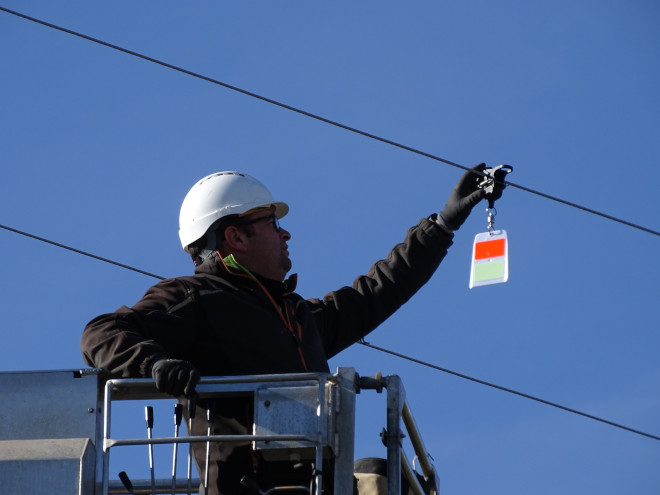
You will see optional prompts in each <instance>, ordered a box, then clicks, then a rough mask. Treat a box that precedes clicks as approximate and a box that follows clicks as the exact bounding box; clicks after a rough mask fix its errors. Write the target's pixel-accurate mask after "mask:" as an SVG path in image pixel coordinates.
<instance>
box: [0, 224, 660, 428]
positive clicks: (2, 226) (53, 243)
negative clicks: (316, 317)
mask: <svg viewBox="0 0 660 495" xmlns="http://www.w3.org/2000/svg"><path fill="white" fill-rule="evenodd" d="M0 228H2V229H5V230H8V231H11V232H14V233H16V234H20V235H23V236H26V237H29V238H31V239H36V240H38V241H41V242H45V243H47V244H51V245H53V246H57V247H60V248H62V249H67V250H69V251H73V252H74V253H76V254H81V255H84V256H89V257H90V258H94V259H96V260H99V261H103V262H105V263H110V264H112V265H115V266H118V267H120V268H124V269H126V270H131V271H134V272H137V273H141V274H143V275H147V276H149V277H152V278H155V279H158V280H165V277H161V276H160V275H155V274H153V273H149V272H146V271H144V270H140V269H138V268H134V267H132V266H129V265H125V264H123V263H118V262H116V261H113V260H110V259H107V258H103V257H101V256H97V255H95V254H92V253H88V252H85V251H82V250H80V249H76V248H73V247H70V246H67V245H65V244H61V243H59V242H55V241H51V240H49V239H45V238H43V237H39V236H36V235H33V234H29V233H27V232H23V231H21V230H18V229H14V228H12V227H8V226H6V225H2V224H0ZM359 343H360V344H362V345H364V346H366V347H370V348H372V349H375V350H377V351H380V352H384V353H387V354H391V355H392V356H396V357H399V358H402V359H406V360H408V361H411V362H413V363H417V364H419V365H422V366H426V367H428V368H432V369H435V370H437V371H442V372H443V373H449V374H451V375H454V376H457V377H459V378H463V379H465V380H469V381H472V382H475V383H479V384H481V385H486V386H487V387H491V388H494V389H496V390H501V391H503V392H508V393H510V394H514V395H517V396H519V397H523V398H525V399H530V400H533V401H536V402H540V403H541V404H546V405H548V406H552V407H556V408H558V409H562V410H564V411H566V412H569V413H573V414H577V415H579V416H583V417H585V418H588V419H592V420H594V421H599V422H601V423H605V424H607V425H610V426H614V427H616V428H620V429H622V430H625V431H628V432H630V433H635V434H637V435H642V436H645V437H647V438H651V439H653V440H660V436H656V435H652V434H650V433H645V432H643V431H640V430H637V429H634V428H630V427H628V426H624V425H622V424H619V423H615V422H613V421H609V420H607V419H603V418H599V417H598V416H594V415H592V414H587V413H584V412H581V411H578V410H576V409H572V408H570V407H566V406H562V405H560V404H557V403H555V402H550V401H548V400H545V399H540V398H538V397H535V396H533V395H529V394H525V393H523V392H518V391H516V390H513V389H511V388H507V387H502V386H500V385H495V384H493V383H490V382H487V381H484V380H479V379H478V378H473V377H470V376H468V375H464V374H462V373H458V372H456V371H451V370H449V369H447V368H442V367H440V366H437V365H434V364H430V363H427V362H425V361H421V360H419V359H416V358H413V357H410V356H406V355H405V354H400V353H398V352H394V351H390V350H388V349H385V348H383V347H378V346H375V345H373V344H370V343H369V342H366V341H365V340H364V339H362V340H360V341H359Z"/></svg>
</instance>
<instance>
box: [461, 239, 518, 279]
mask: <svg viewBox="0 0 660 495" xmlns="http://www.w3.org/2000/svg"><path fill="white" fill-rule="evenodd" d="M508 279H509V241H508V239H507V235H506V230H493V231H490V232H482V233H480V234H477V235H476V236H475V237H474V245H473V247H472V269H471V270H470V289H472V288H473V287H480V286H482V285H491V284H500V283H503V282H506V281H507V280H508Z"/></svg>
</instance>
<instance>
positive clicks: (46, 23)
mask: <svg viewBox="0 0 660 495" xmlns="http://www.w3.org/2000/svg"><path fill="white" fill-rule="evenodd" d="M0 11H4V12H6V13H9V14H12V15H15V16H18V17H22V18H24V19H26V20H29V21H32V22H35V23H38V24H42V25H44V26H47V27H50V28H53V29H56V30H59V31H62V32H65V33H68V34H72V35H74V36H77V37H80V38H83V39H86V40H88V41H92V42H94V43H98V44H101V45H103V46H106V47H108V48H112V49H114V50H118V51H121V52H124V53H127V54H129V55H133V56H135V57H138V58H141V59H144V60H147V61H149V62H153V63H156V64H158V65H161V66H164V67H167V68H169V69H173V70H176V71H178V72H182V73H184V74H187V75H190V76H193V77H196V78H199V79H202V80H205V81H208V82H211V83H213V84H217V85H219V86H222V87H225V88H227V89H230V90H232V91H237V92H239V93H242V94H244V95H247V96H250V97H252V98H256V99H259V100H262V101H265V102H267V103H271V104H273V105H276V106H279V107H282V108H284V109H287V110H291V111H293V112H296V113H299V114H301V115H304V116H307V117H310V118H313V119H316V120H319V121H321V122H324V123H327V124H330V125H333V126H336V127H339V128H342V129H344V130H347V131H350V132H353V133H356V134H359V135H362V136H365V137H368V138H371V139H374V140H377V141H380V142H383V143H386V144H389V145H392V146H395V147H398V148H401V149H404V150H407V151H410V152H412V153H416V154H418V155H422V156H425V157H427V158H431V159H433V160H436V161H440V162H443V163H446V164H448V165H451V166H454V167H457V168H460V169H463V170H469V167H466V166H464V165H460V164H457V163H454V162H451V161H449V160H446V159H444V158H440V157H438V156H435V155H432V154H430V153H426V152H424V151H421V150H418V149H415V148H412V147H410V146H406V145H403V144H400V143H397V142H395V141H391V140H389V139H385V138H382V137H379V136H376V135H374V134H370V133H368V132H365V131H361V130H359V129H356V128H353V127H350V126H347V125H344V124H341V123H339V122H336V121H333V120H330V119H327V118H325V117H321V116H319V115H316V114H313V113H310V112H307V111H304V110H301V109H298V108H296V107H293V106H290V105H287V104H284V103H281V102H278V101H276V100H272V99H270V98H266V97H264V96H261V95H258V94H256V93H252V92H250V91H247V90H244V89H241V88H238V87H236V86H232V85H230V84H227V83H224V82H221V81H218V80H216V79H212V78H210V77H207V76H204V75H201V74H198V73H195V72H192V71H189V70H187V69H183V68H181V67H177V66H175V65H172V64H168V63H166V62H163V61H160V60H157V59H154V58H152V57H148V56H146V55H142V54H140V53H137V52H134V51H132V50H128V49H126V48H122V47H120V46H117V45H113V44H111V43H107V42H105V41H101V40H98V39H96V38H93V37H91V36H87V35H84V34H81V33H78V32H75V31H72V30H69V29H66V28H63V27H60V26H57V25H55V24H51V23H48V22H45V21H42V20H39V19H36V18H34V17H30V16H27V15H25V14H21V13H19V12H15V11H13V10H10V9H7V8H5V7H2V6H0ZM506 184H507V185H509V186H512V187H515V188H518V189H521V190H523V191H526V192H529V193H532V194H536V195H538V196H541V197H544V198H546V199H549V200H552V201H556V202H559V203H563V204H565V205H567V206H571V207H573V208H577V209H581V210H583V211H586V212H588V213H592V214H594V215H598V216H601V217H603V218H606V219H609V220H612V221H615V222H619V223H622V224H624V225H627V226H629V227H633V228H636V229H639V230H642V231H645V232H648V233H651V234H655V235H657V236H660V232H657V231H654V230H651V229H648V228H646V227H643V226H640V225H637V224H634V223H631V222H628V221H625V220H622V219H619V218H616V217H613V216H610V215H607V214H605V213H601V212H599V211H596V210H593V209H590V208H587V207H584V206H581V205H578V204H576V203H573V202H570V201H566V200H563V199H560V198H557V197H554V196H551V195H549V194H545V193H541V192H539V191H536V190H534V189H530V188H527V187H524V186H521V185H518V184H515V183H512V182H508V181H507V182H506ZM0 228H2V229H5V230H8V231H11V232H14V233H17V234H20V235H23V236H27V237H30V238H32V239H36V240H38V241H41V242H45V243H48V244H52V245H54V246H57V247H60V248H63V249H67V250H70V251H73V252H75V253H78V254H81V255H84V256H88V257H91V258H94V259H97V260H99V261H103V262H106V263H110V264H112V265H116V266H118V267H120V268H124V269H127V270H131V271H134V272H137V273H141V274H143V275H147V276H149V277H153V278H156V279H158V280H164V279H165V278H164V277H161V276H159V275H155V274H153V273H149V272H146V271H143V270H140V269H138V268H134V267H131V266H129V265H125V264H122V263H118V262H116V261H113V260H110V259H107V258H103V257H100V256H97V255H94V254H91V253H88V252H85V251H81V250H79V249H76V248H73V247H70V246H66V245H64V244H60V243H58V242H54V241H51V240H48V239H45V238H43V237H38V236H36V235H33V234H29V233H27V232H23V231H20V230H17V229H14V228H11V227H8V226H6V225H2V224H0ZM359 343H360V344H362V345H364V346H366V347H369V348H372V349H374V350H378V351H381V352H384V353H387V354H391V355H393V356H396V357H399V358H402V359H406V360H408V361H411V362H414V363H417V364H420V365H422V366H426V367H429V368H432V369H435V370H438V371H442V372H444V373H448V374H451V375H454V376H457V377H460V378H463V379H466V380H470V381H473V382H475V383H479V384H482V385H486V386H488V387H491V388H495V389H497V390H501V391H504V392H508V393H511V394H514V395H518V396H520V397H523V398H526V399H530V400H533V401H536V402H540V403H542V404H546V405H549V406H552V407H555V408H559V409H561V410H564V411H567V412H570V413H573V414H577V415H580V416H583V417H586V418H589V419H592V420H595V421H599V422H601V423H605V424H608V425H610V426H614V427H616V428H620V429H623V430H625V431H628V432H631V433H635V434H638V435H642V436H645V437H648V438H651V439H654V440H660V437H659V436H656V435H652V434H650V433H645V432H643V431H640V430H636V429H634V428H630V427H627V426H624V425H621V424H619V423H615V422H612V421H609V420H606V419H603V418H599V417H597V416H594V415H591V414H587V413H584V412H581V411H578V410H576V409H572V408H569V407H566V406H562V405H560V404H557V403H554V402H550V401H547V400H545V399H541V398H538V397H535V396H532V395H529V394H525V393H522V392H518V391H516V390H513V389H510V388H507V387H502V386H499V385H495V384H493V383H489V382H486V381H484V380H480V379H477V378H473V377H470V376H467V375H464V374H462V373H458V372H455V371H451V370H449V369H446V368H442V367H439V366H436V365H433V364H431V363H427V362H424V361H421V360H418V359H415V358H412V357H410V356H406V355H404V354H400V353H397V352H394V351H390V350H388V349H385V348H382V347H378V346H375V345H373V344H370V343H368V342H366V341H364V340H361V341H359Z"/></svg>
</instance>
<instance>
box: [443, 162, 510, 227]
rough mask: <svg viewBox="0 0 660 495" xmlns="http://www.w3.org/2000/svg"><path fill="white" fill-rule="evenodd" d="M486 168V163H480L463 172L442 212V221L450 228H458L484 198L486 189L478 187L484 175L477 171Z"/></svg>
mask: <svg viewBox="0 0 660 495" xmlns="http://www.w3.org/2000/svg"><path fill="white" fill-rule="evenodd" d="M485 168H486V164H485V163H480V164H479V165H476V166H474V167H472V169H470V170H468V171H467V172H465V174H463V177H461V179H460V180H459V181H458V183H457V184H456V185H455V186H454V189H453V190H452V192H451V194H450V195H449V199H448V200H447V204H446V205H445V207H444V209H443V210H442V211H441V212H440V216H441V217H442V221H443V222H444V224H445V225H446V226H447V227H448V228H449V229H451V230H458V229H459V227H460V226H461V225H463V222H465V220H466V219H467V217H468V215H470V212H471V211H472V208H473V207H474V205H476V204H477V203H478V202H479V201H481V200H482V199H483V198H484V196H485V193H484V190H483V189H479V187H478V184H479V182H481V179H482V178H483V177H482V175H481V174H479V173H477V172H482V171H483V170H485ZM501 194H502V193H501V191H500V195H501Z"/></svg>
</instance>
